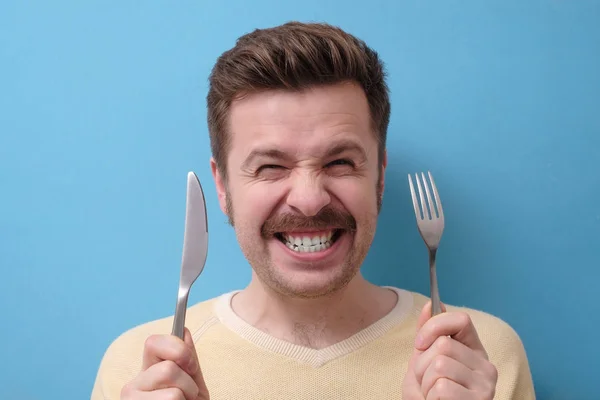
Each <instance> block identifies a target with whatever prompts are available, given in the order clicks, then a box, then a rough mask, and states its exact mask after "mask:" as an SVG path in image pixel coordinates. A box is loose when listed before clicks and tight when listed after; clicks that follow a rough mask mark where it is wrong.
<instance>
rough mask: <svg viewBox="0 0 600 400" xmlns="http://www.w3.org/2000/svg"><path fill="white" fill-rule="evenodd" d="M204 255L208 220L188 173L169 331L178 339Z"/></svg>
mask: <svg viewBox="0 0 600 400" xmlns="http://www.w3.org/2000/svg"><path fill="white" fill-rule="evenodd" d="M207 253H208V220H207V217H206V202H205V200H204V192H203V191H202V185H200V180H198V177H197V176H196V174H195V173H194V172H191V171H190V172H188V175H187V196H186V209H185V232H184V237H183V255H182V260H181V274H180V277H179V291H178V293H177V305H176V307H175V318H174V320H173V332H172V334H173V335H175V336H177V337H179V338H180V339H182V340H183V331H184V326H185V314H186V311H187V302H188V297H189V293H190V289H191V287H192V284H193V283H194V282H195V281H196V279H197V278H198V276H200V274H201V273H202V270H203V269H204V264H205V263H206V256H207Z"/></svg>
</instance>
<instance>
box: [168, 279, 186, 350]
mask: <svg viewBox="0 0 600 400" xmlns="http://www.w3.org/2000/svg"><path fill="white" fill-rule="evenodd" d="M188 294H189V290H181V288H180V289H179V294H178V296H177V305H176V306H175V318H174V319H173V331H172V332H171V334H172V335H174V336H177V337H178V338H179V339H181V340H183V329H184V327H185V312H186V310H187V302H188Z"/></svg>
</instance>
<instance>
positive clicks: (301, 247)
mask: <svg viewBox="0 0 600 400" xmlns="http://www.w3.org/2000/svg"><path fill="white" fill-rule="evenodd" d="M332 236H333V231H330V232H327V234H323V235H321V236H316V235H315V236H313V237H312V238H311V237H309V236H303V237H298V236H293V235H289V234H287V235H284V237H285V239H286V246H287V247H289V248H290V249H292V250H294V251H297V252H300V253H314V252H317V251H323V250H326V249H328V248H330V247H331V237H332Z"/></svg>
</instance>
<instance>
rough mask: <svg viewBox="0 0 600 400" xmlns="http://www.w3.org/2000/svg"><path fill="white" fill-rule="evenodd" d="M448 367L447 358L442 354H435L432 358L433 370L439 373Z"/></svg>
mask: <svg viewBox="0 0 600 400" xmlns="http://www.w3.org/2000/svg"><path fill="white" fill-rule="evenodd" d="M447 367H448V358H447V357H445V356H442V355H438V356H435V358H434V359H433V370H434V371H435V372H436V373H438V374H441V373H443V372H444V371H446V370H447Z"/></svg>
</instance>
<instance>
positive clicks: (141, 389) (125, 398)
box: [121, 328, 209, 400]
mask: <svg viewBox="0 0 600 400" xmlns="http://www.w3.org/2000/svg"><path fill="white" fill-rule="evenodd" d="M154 399H157V400H158V399H160V400H209V395H208V389H207V388H206V384H205V383H204V378H203V377H202V371H201V370H200V363H199V362H198V355H197V354H196V348H195V347H194V342H193V340H192V335H191V334H190V331H189V330H188V329H187V328H186V329H185V331H184V340H181V339H179V338H178V337H176V336H173V335H155V336H151V337H149V338H148V340H146V343H145V345H144V359H143V362H142V371H141V372H140V374H139V375H138V376H137V377H136V378H135V379H134V380H132V381H131V382H129V383H128V384H127V385H125V386H124V387H123V390H122V391H121V400H154Z"/></svg>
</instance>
